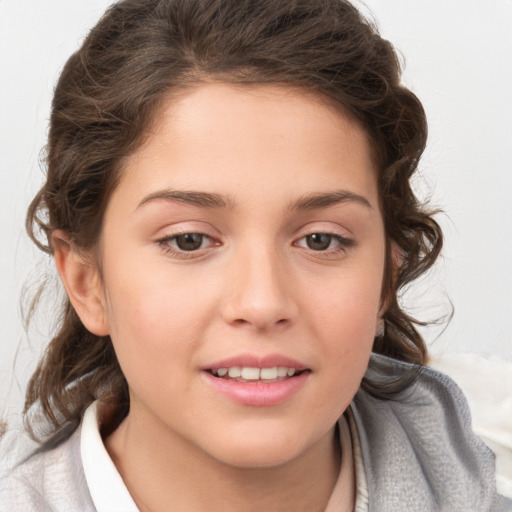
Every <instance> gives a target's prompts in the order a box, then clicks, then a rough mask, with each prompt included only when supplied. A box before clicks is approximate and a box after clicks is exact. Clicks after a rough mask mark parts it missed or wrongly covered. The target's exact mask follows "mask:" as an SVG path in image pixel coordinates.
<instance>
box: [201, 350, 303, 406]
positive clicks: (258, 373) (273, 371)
mask: <svg viewBox="0 0 512 512" xmlns="http://www.w3.org/2000/svg"><path fill="white" fill-rule="evenodd" d="M241 359H244V358H241ZM268 359H270V361H269V360H268ZM272 359H274V361H272ZM276 359H277V360H276ZM299 365H300V363H298V362H294V361H293V360H291V359H286V358H282V357H276V358H271V357H269V358H267V361H266V362H264V361H261V360H260V361H259V362H258V361H257V360H256V359H255V358H252V357H250V356H248V357H245V361H240V358H238V360H237V361H235V360H234V358H232V359H231V360H225V361H223V362H221V363H217V364H216V365H215V366H214V367H210V368H204V369H203V371H202V372H201V373H202V375H203V378H204V380H205V383H206V384H207V385H208V387H209V388H210V389H211V390H212V391H214V392H215V393H218V394H220V395H221V396H224V397H225V398H227V399H228V400H230V401H234V402H236V403H238V404H240V405H243V406H253V407H268V406H277V405H279V404H282V403H285V402H288V400H291V399H292V397H293V396H294V395H296V394H298V393H299V392H300V390H301V389H302V388H304V387H305V386H306V385H307V382H308V381H309V377H310V375H311V373H312V372H311V369H309V368H307V367H305V366H299Z"/></svg>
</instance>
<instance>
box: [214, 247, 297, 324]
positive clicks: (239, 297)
mask: <svg viewBox="0 0 512 512" xmlns="http://www.w3.org/2000/svg"><path fill="white" fill-rule="evenodd" d="M282 259H283V258H282V257H281V258H280V257H279V255H278V254H277V251H276V250H275V249H274V248H272V247H270V248H267V249H262V248H256V249H255V248H254V246H253V247H252V248H249V249H248V250H246V251H244V252H242V254H239V255H237V262H236V264H234V265H233V267H232V272H231V273H230V275H231V279H230V282H229V284H228V286H227V288H228V290H229V292H228V294H227V298H226V300H225V301H224V303H223V311H222V314H223V317H224V320H225V321H226V322H227V323H229V324H231V325H234V326H239V327H241V326H246V327H250V328H253V329H255V330H257V331H268V330H272V329H275V328H279V327H284V326H286V325H290V324H292V323H293V322H294V321H295V319H296V318H297V315H298V307H297V302H296V300H295V294H294V291H293V281H292V280H291V279H290V276H289V273H287V272H286V268H285V265H284V264H283V261H282Z"/></svg>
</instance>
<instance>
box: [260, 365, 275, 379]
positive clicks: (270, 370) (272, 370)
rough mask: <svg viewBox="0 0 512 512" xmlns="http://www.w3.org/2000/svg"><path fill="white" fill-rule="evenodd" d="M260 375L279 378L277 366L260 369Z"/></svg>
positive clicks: (264, 377) (267, 377)
mask: <svg viewBox="0 0 512 512" xmlns="http://www.w3.org/2000/svg"><path fill="white" fill-rule="evenodd" d="M260 377H261V378H262V379H277V368H276V367H274V368H262V369H261V370H260Z"/></svg>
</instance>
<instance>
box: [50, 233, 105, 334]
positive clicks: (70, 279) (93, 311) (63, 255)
mask: <svg viewBox="0 0 512 512" xmlns="http://www.w3.org/2000/svg"><path fill="white" fill-rule="evenodd" d="M52 244H53V249H54V254H55V264H56V266H57V271H58V272H59V276H60V279H61V281H62V284H63V285H64V288H65V289H66V293H67V295H68V297H69V300H70V301H71V304H72V305H73V307H74V308H75V311H76V312H77V314H78V316H79V317H80V320H82V323H83V324H84V326H85V327H86V329H87V330H88V331H90V332H92V333H93V334H96V335H97V336H106V335H107V334H109V329H108V322H107V315H106V307H105V293H104V290H103V283H102V281H101V276H100V273H99V269H98V266H97V264H96V263H95V262H94V261H93V258H90V257H87V256H86V255H84V254H83V253H82V252H79V251H78V250H77V248H76V246H74V244H73V243H72V242H71V241H70V239H69V236H68V235H67V234H66V233H65V232H64V231H62V230H56V231H54V232H53V234H52Z"/></svg>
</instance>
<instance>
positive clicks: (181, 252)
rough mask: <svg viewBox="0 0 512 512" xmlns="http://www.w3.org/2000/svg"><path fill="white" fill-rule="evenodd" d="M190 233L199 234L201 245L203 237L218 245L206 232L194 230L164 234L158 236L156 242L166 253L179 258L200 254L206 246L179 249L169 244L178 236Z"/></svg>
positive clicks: (194, 256) (193, 256)
mask: <svg viewBox="0 0 512 512" xmlns="http://www.w3.org/2000/svg"><path fill="white" fill-rule="evenodd" d="M190 235H197V236H200V237H201V245H202V244H203V242H204V240H205V239H206V240H210V242H211V244H212V245H220V244H219V243H215V241H214V239H213V238H212V237H211V236H209V235H207V234H206V233H199V232H195V231H189V232H185V233H178V234H176V235H171V236H166V237H164V238H160V239H159V240H157V243H158V244H159V245H160V247H161V248H162V249H163V251H164V252H165V253H166V254H171V255H172V256H177V257H180V258H196V257H197V256H198V253H200V254H202V253H203V251H204V250H205V249H207V248H206V247H199V248H198V249H193V250H188V251H187V250H186V249H179V248H176V247H173V246H172V245H171V243H172V242H175V241H176V240H177V239H178V238H180V237H185V236H190Z"/></svg>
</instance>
